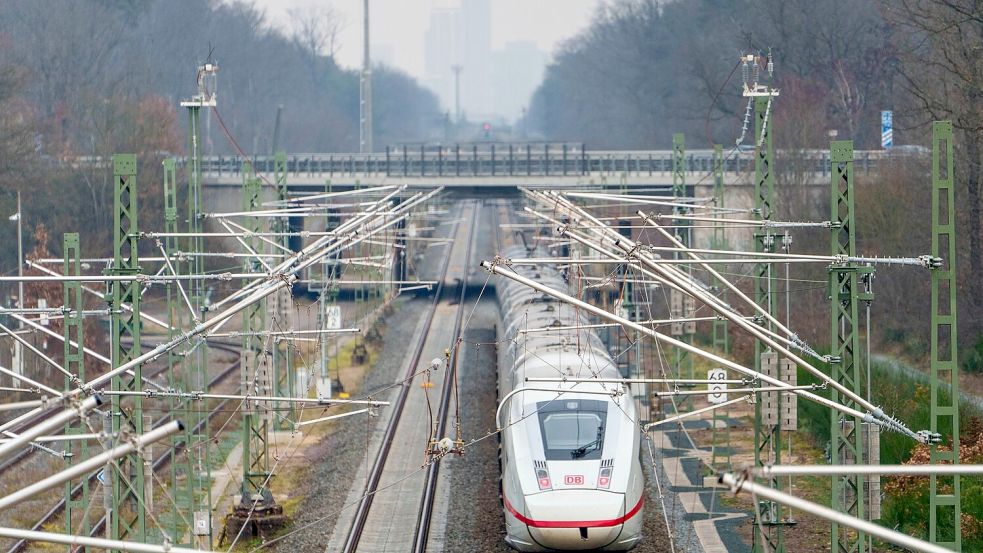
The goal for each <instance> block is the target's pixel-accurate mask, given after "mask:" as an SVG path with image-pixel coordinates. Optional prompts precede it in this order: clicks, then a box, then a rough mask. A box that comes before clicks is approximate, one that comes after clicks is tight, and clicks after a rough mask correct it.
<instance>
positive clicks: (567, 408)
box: [496, 247, 644, 551]
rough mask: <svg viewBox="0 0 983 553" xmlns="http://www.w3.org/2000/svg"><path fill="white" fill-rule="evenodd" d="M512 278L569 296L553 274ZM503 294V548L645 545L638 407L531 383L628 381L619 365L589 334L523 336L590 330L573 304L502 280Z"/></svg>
mask: <svg viewBox="0 0 983 553" xmlns="http://www.w3.org/2000/svg"><path fill="white" fill-rule="evenodd" d="M504 253H505V256H506V257H511V258H513V259H514V258H518V257H528V256H529V254H528V253H527V252H526V249H525V248H522V247H516V248H512V249H509V250H507V251H505V252H504ZM539 254H543V252H535V253H534V255H539ZM543 255H545V254H543ZM513 268H514V270H515V271H516V272H518V273H519V274H522V275H523V276H526V277H527V278H533V279H535V280H537V281H538V282H541V283H543V284H545V285H547V286H550V287H551V288H556V289H559V290H564V291H565V290H567V284H566V282H565V281H564V280H563V278H562V276H561V275H560V274H559V273H558V272H557V271H556V270H555V269H554V268H552V267H549V266H545V265H544V266H532V265H515V266H514V267H513ZM496 288H497V290H498V298H499V306H500V308H501V313H502V326H501V328H502V330H503V331H504V335H503V336H500V339H502V338H504V339H506V341H505V342H504V343H502V344H501V346H500V348H499V352H500V355H499V383H498V391H499V409H498V413H497V416H498V417H499V420H498V421H497V422H498V424H499V426H500V427H502V428H503V429H504V430H503V431H502V432H501V434H500V440H501V441H500V447H499V457H500V458H499V465H500V468H501V473H502V480H501V494H502V506H503V509H504V511H505V523H506V537H505V540H506V541H507V542H508V543H509V545H511V546H512V547H514V548H515V549H518V550H520V551H555V550H561V551H563V550H566V551H569V550H585V549H598V550H603V551H624V550H628V549H631V548H633V547H634V546H635V545H637V544H638V542H639V540H640V539H641V537H642V534H641V532H642V502H643V490H644V478H643V475H642V468H641V464H640V463H639V446H640V433H639V428H638V424H637V417H636V414H635V405H634V402H633V401H632V399H631V395H630V394H629V393H627V392H628V390H627V388H626V387H624V386H623V385H621V384H610V383H601V382H586V383H573V382H563V383H560V382H530V381H527V380H526V379H527V378H539V377H554V378H555V377H560V376H567V377H572V378H599V379H610V378H615V379H616V378H620V377H621V375H620V374H619V372H618V369H617V367H616V365H615V363H614V361H613V360H612V359H611V356H610V355H609V354H608V352H607V349H606V348H605V346H604V344H603V343H601V340H600V339H599V338H598V337H597V335H596V334H595V333H594V332H593V331H592V330H590V329H583V328H581V329H574V330H550V331H549V332H535V333H520V332H519V331H520V330H522V329H532V328H542V327H547V326H556V327H569V326H581V325H585V324H588V320H587V318H586V316H585V315H584V314H583V313H578V312H577V311H576V309H575V308H574V307H572V306H570V305H569V304H565V303H562V302H559V301H556V300H554V299H553V298H551V297H550V296H547V295H545V294H543V293H541V292H537V291H535V290H533V289H531V288H529V287H527V286H525V285H522V284H519V283H517V282H514V281H511V280H508V279H505V278H502V279H500V280H498V281H496ZM556 390H562V391H563V393H562V394H558V393H557V391H556ZM618 392H620V393H618Z"/></svg>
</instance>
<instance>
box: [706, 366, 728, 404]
mask: <svg viewBox="0 0 983 553" xmlns="http://www.w3.org/2000/svg"><path fill="white" fill-rule="evenodd" d="M720 380H727V371H725V370H724V369H710V370H709V371H707V391H709V392H719V393H716V394H708V395H707V401H709V402H710V403H723V402H725V401H727V393H726V390H727V384H725V383H723V382H718V381H720Z"/></svg>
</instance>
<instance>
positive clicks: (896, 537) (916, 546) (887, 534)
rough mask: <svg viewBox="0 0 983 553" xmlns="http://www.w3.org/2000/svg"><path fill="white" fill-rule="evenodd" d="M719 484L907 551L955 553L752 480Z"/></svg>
mask: <svg viewBox="0 0 983 553" xmlns="http://www.w3.org/2000/svg"><path fill="white" fill-rule="evenodd" d="M719 480H720V482H721V483H723V484H726V485H727V486H728V487H730V489H731V491H733V492H735V493H739V492H747V493H750V494H751V495H752V497H756V498H764V499H768V500H770V501H775V502H778V503H782V504H784V505H787V506H789V507H791V508H793V509H796V510H799V511H803V512H806V513H810V514H813V515H816V516H818V517H821V518H825V519H827V520H830V521H833V523H834V524H837V525H842V526H846V527H849V528H853V529H855V530H857V531H858V532H859V533H861V534H870V535H872V536H874V537H876V538H879V539H881V540H884V541H887V542H891V543H893V544H895V545H900V546H901V547H906V548H909V549H912V550H914V551H920V552H924V553H952V550H950V549H946V548H944V547H940V546H937V545H933V544H931V543H928V542H925V541H922V540H919V539H917V538H913V537H911V536H909V535H908V534H902V533H901V532H897V531H895V530H891V529H889V528H885V527H883V526H880V525H878V524H874V523H872V522H867V521H866V520H862V519H859V518H855V517H852V516H850V515H847V514H844V513H841V512H839V511H834V510H833V509H830V508H828V507H823V506H822V505H817V504H815V503H812V502H810V501H805V500H804V499H799V498H797V497H794V496H791V495H788V494H785V493H782V492H780V491H778V490H774V489H772V488H769V487H767V486H762V485H759V484H755V483H754V482H752V481H750V480H746V479H743V478H739V477H738V476H736V475H734V474H731V473H724V474H721V475H720V479H719Z"/></svg>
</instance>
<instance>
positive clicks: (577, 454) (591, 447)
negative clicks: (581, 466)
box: [570, 425, 604, 459]
mask: <svg viewBox="0 0 983 553" xmlns="http://www.w3.org/2000/svg"><path fill="white" fill-rule="evenodd" d="M603 445H604V426H603V425H602V426H598V427H597V439H596V440H594V441H593V442H588V443H586V444H584V445H582V446H580V447H578V448H577V449H572V450H570V457H571V458H572V459H580V458H581V457H583V456H584V455H587V454H588V453H590V452H591V451H597V450H599V449H601V446H603Z"/></svg>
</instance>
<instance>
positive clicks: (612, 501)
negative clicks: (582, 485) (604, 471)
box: [526, 490, 631, 551]
mask: <svg viewBox="0 0 983 553" xmlns="http://www.w3.org/2000/svg"><path fill="white" fill-rule="evenodd" d="M625 508H626V507H625V496H624V494H620V493H608V492H600V491H595V490H556V491H552V492H546V493H539V494H534V495H529V496H526V511H527V517H528V519H529V520H528V521H527V522H526V523H527V526H528V527H529V534H530V535H531V537H532V539H533V540H535V541H536V543H538V544H539V545H541V546H543V547H546V548H549V549H563V550H574V551H575V550H584V549H599V548H602V547H605V546H607V545H609V544H610V543H612V542H613V541H615V540H616V539H617V538H618V536H619V534H621V529H622V525H623V524H624V522H625V520H627V518H630V517H626V516H625V514H626V513H625ZM627 508H628V509H631V506H628V507H627Z"/></svg>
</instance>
